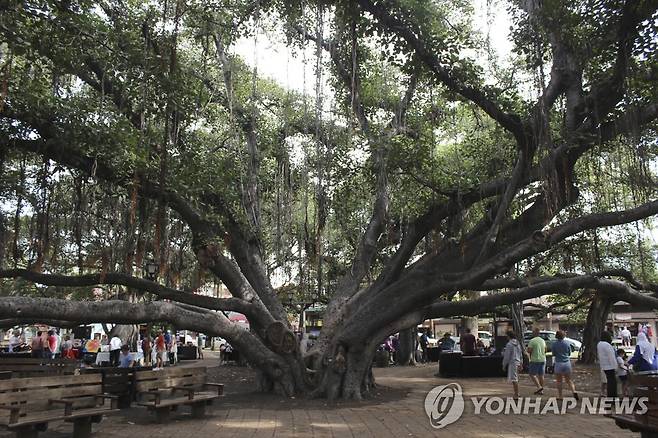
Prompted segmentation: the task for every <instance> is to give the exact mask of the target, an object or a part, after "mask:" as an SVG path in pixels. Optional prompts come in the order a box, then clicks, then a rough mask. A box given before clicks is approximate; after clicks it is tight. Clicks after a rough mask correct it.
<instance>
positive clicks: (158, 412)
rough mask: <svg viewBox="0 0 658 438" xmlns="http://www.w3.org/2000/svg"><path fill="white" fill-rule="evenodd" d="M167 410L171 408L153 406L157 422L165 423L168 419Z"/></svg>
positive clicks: (169, 410)
mask: <svg viewBox="0 0 658 438" xmlns="http://www.w3.org/2000/svg"><path fill="white" fill-rule="evenodd" d="M169 412H171V409H169V408H168V407H167V408H155V419H156V420H158V423H166V422H168V421H169Z"/></svg>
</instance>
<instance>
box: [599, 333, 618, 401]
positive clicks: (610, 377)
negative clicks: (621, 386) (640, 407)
mask: <svg viewBox="0 0 658 438" xmlns="http://www.w3.org/2000/svg"><path fill="white" fill-rule="evenodd" d="M596 353H597V355H598V356H599V366H600V367H601V371H602V372H603V374H605V379H606V389H607V391H606V394H607V396H608V397H613V398H614V397H617V353H616V352H615V348H614V347H613V346H612V335H611V334H610V332H608V331H604V332H603V333H601V340H600V341H599V343H598V344H596Z"/></svg>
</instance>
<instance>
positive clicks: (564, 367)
mask: <svg viewBox="0 0 658 438" xmlns="http://www.w3.org/2000/svg"><path fill="white" fill-rule="evenodd" d="M553 372H554V373H555V374H571V362H570V361H569V362H555V369H554V371H553Z"/></svg>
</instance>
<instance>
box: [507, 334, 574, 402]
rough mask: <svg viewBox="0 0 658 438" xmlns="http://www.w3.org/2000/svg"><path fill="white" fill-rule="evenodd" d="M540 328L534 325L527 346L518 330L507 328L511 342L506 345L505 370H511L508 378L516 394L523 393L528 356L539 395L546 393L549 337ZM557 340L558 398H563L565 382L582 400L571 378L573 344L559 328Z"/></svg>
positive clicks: (555, 363) (554, 368)
mask: <svg viewBox="0 0 658 438" xmlns="http://www.w3.org/2000/svg"><path fill="white" fill-rule="evenodd" d="M539 334H540V330H539V328H534V329H533V331H532V338H531V339H530V340H529V341H528V345H527V347H526V348H525V349H524V348H523V344H522V343H521V342H520V341H519V340H518V339H517V335H516V333H514V332H513V331H511V330H510V331H508V332H507V344H506V345H505V348H504V349H503V370H505V371H506V372H507V381H508V382H509V383H511V384H512V389H513V391H514V397H515V398H518V397H519V372H520V371H521V369H522V368H523V362H524V357H525V359H527V361H528V375H529V376H530V380H531V381H532V383H533V384H534V385H535V387H536V388H537V389H536V390H535V392H534V394H535V395H541V394H543V393H544V385H545V383H546V382H545V379H544V374H545V372H546V341H545V340H544V338H542V337H541V336H540V335H539ZM555 337H556V340H555V341H554V342H553V343H552V344H551V352H552V354H553V361H554V362H553V372H554V374H555V383H556V387H557V392H558V398H560V399H561V398H562V394H563V387H564V384H565V383H566V385H567V386H568V387H569V389H570V390H571V393H572V394H573V397H574V398H576V400H578V398H579V396H578V392H577V391H576V386H575V384H574V382H573V380H572V378H571V374H572V368H571V345H570V344H569V343H568V342H566V341H565V340H564V338H565V335H564V332H562V331H561V330H558V331H557V332H556V333H555Z"/></svg>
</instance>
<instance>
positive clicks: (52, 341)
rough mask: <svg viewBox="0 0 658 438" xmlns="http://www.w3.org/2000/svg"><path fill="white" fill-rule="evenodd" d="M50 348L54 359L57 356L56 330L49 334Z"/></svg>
mask: <svg viewBox="0 0 658 438" xmlns="http://www.w3.org/2000/svg"><path fill="white" fill-rule="evenodd" d="M48 348H50V354H51V355H52V358H53V359H54V358H55V354H56V353H57V336H55V331H54V330H50V331H49V332H48Z"/></svg>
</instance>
